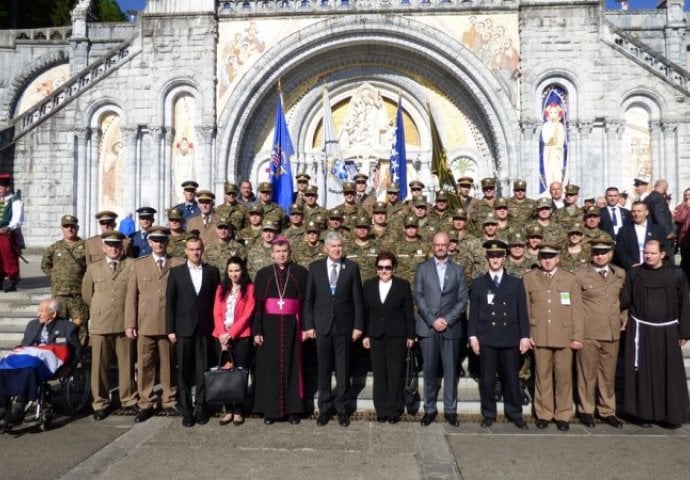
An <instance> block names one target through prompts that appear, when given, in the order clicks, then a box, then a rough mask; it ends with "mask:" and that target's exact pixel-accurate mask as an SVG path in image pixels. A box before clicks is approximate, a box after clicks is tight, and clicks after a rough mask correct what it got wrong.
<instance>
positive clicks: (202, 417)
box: [194, 412, 208, 425]
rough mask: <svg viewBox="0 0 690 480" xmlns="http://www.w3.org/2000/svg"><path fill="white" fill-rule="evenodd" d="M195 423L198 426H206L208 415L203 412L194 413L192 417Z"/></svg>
mask: <svg viewBox="0 0 690 480" xmlns="http://www.w3.org/2000/svg"><path fill="white" fill-rule="evenodd" d="M194 417H195V420H196V423H198V424H199V425H206V424H207V423H208V415H207V414H206V413H205V412H196V415H194Z"/></svg>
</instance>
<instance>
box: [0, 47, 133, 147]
mask: <svg viewBox="0 0 690 480" xmlns="http://www.w3.org/2000/svg"><path fill="white" fill-rule="evenodd" d="M134 45H135V44H133V43H132V40H128V41H127V42H125V43H123V44H122V45H120V46H119V47H117V48H115V49H112V50H110V51H109V52H108V53H107V54H106V55H104V56H103V57H101V58H100V59H98V60H97V61H96V62H94V63H92V64H91V65H89V66H88V67H86V68H85V69H84V70H82V71H81V72H79V73H78V74H77V75H75V76H73V77H72V78H70V79H69V80H68V81H67V82H65V83H64V84H62V85H61V86H60V87H59V88H57V89H56V90H55V91H54V92H53V93H52V94H51V95H49V96H47V97H46V98H44V99H43V100H41V101H40V102H39V103H37V104H36V105H34V106H33V107H31V108H29V109H28V110H26V111H25V112H24V113H22V114H21V115H19V116H18V117H16V118H15V119H14V140H16V139H17V138H19V137H21V136H22V135H24V134H25V133H26V132H28V131H29V130H31V129H32V128H34V127H35V126H36V125H38V124H40V123H41V122H43V121H44V120H45V119H46V118H48V117H50V116H51V115H52V114H53V113H55V112H57V111H58V110H60V109H61V108H62V107H64V106H65V105H66V104H68V103H69V102H70V101H71V100H72V99H74V98H76V97H77V96H79V95H80V94H81V93H82V92H83V91H84V90H86V89H88V88H90V87H91V86H92V85H94V84H96V83H97V82H99V81H100V80H101V79H103V78H105V77H106V76H108V75H110V74H111V73H112V72H114V71H115V70H117V69H118V68H119V67H120V66H121V65H123V64H124V63H126V62H128V61H129V60H130V59H131V58H133V57H134V56H135V55H137V54H138V53H139V51H140V47H138V46H134ZM0 148H2V147H1V146H0Z"/></svg>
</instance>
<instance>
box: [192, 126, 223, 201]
mask: <svg viewBox="0 0 690 480" xmlns="http://www.w3.org/2000/svg"><path fill="white" fill-rule="evenodd" d="M196 134H197V139H200V140H201V142H200V143H201V148H200V149H199V153H200V154H201V159H200V160H201V161H200V162H199V170H198V173H197V175H198V177H199V179H198V180H197V181H198V182H199V185H200V186H201V188H208V189H209V190H211V191H213V193H215V194H218V193H220V192H218V191H216V190H218V186H217V185H214V184H213V177H214V173H215V165H214V162H213V138H214V134H215V127H213V126H202V127H197V128H196ZM217 180H218V181H219V182H220V189H221V190H222V188H223V186H222V185H223V182H224V181H225V179H221V178H218V179H217Z"/></svg>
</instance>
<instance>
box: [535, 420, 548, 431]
mask: <svg viewBox="0 0 690 480" xmlns="http://www.w3.org/2000/svg"><path fill="white" fill-rule="evenodd" d="M548 426H549V422H547V421H546V420H542V419H541V418H538V419H537V428H538V429H540V430H543V429H545V428H546V427H548Z"/></svg>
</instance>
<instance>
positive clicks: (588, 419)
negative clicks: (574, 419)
mask: <svg viewBox="0 0 690 480" xmlns="http://www.w3.org/2000/svg"><path fill="white" fill-rule="evenodd" d="M580 421H581V422H582V425H584V426H585V427H589V428H594V427H595V426H596V424H595V423H594V417H593V416H592V415H589V414H587V413H583V414H582V415H580Z"/></svg>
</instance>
